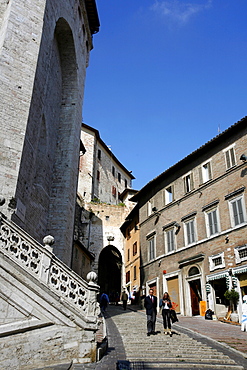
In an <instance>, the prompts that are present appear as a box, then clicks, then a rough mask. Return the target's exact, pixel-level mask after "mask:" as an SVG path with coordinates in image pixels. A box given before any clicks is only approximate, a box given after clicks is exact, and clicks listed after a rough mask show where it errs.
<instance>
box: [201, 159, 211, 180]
mask: <svg viewBox="0 0 247 370" xmlns="http://www.w3.org/2000/svg"><path fill="white" fill-rule="evenodd" d="M211 179H212V168H211V162H206V163H204V164H203V165H202V166H201V167H200V182H201V183H204V182H207V181H209V180H211Z"/></svg>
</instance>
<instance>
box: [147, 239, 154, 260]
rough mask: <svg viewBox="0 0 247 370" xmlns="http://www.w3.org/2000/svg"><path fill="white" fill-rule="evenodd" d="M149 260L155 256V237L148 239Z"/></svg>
mask: <svg viewBox="0 0 247 370" xmlns="http://www.w3.org/2000/svg"><path fill="white" fill-rule="evenodd" d="M148 250H149V261H151V260H153V259H154V258H155V238H154V237H153V238H151V239H149V240H148Z"/></svg>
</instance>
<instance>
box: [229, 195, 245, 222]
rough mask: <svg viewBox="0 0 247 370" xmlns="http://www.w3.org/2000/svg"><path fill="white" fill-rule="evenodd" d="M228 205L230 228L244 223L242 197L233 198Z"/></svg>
mask: <svg viewBox="0 0 247 370" xmlns="http://www.w3.org/2000/svg"><path fill="white" fill-rule="evenodd" d="M229 203H230V215H231V223H232V227H234V226H238V225H241V224H242V223H244V222H245V218H246V215H245V213H244V204H243V197H239V198H235V199H233V200H231V201H229Z"/></svg>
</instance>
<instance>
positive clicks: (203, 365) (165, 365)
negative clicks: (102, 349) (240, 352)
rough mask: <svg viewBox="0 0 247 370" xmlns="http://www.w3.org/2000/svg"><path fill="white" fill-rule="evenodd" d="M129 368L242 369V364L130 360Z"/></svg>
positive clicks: (137, 369)
mask: <svg viewBox="0 0 247 370" xmlns="http://www.w3.org/2000/svg"><path fill="white" fill-rule="evenodd" d="M129 369H130V370H140V369H145V370H151V369H176V370H183V369H196V370H244V368H243V367H242V366H238V365H230V364H228V365H227V366H226V365H225V364H210V363H201V364H198V363H194V362H192V361H191V362H187V363H181V362H180V363H178V362H176V363H174V362H169V361H159V362H158V361H155V362H154V361H152V362H151V361H150V362H147V361H145V362H144V361H132V362H131V363H130V368H129Z"/></svg>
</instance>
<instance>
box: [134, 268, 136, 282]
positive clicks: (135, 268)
mask: <svg viewBox="0 0 247 370" xmlns="http://www.w3.org/2000/svg"><path fill="white" fill-rule="evenodd" d="M134 280H136V266H134Z"/></svg>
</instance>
